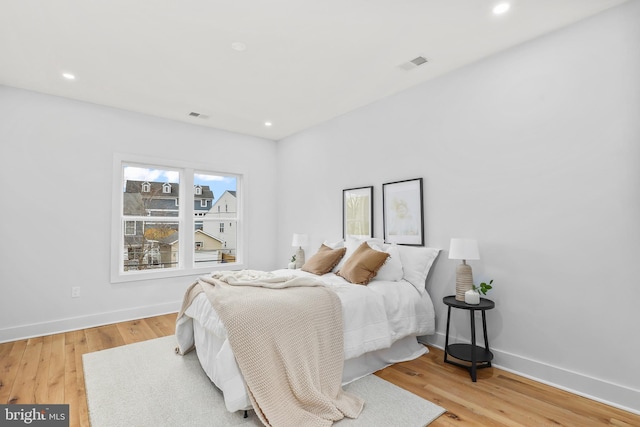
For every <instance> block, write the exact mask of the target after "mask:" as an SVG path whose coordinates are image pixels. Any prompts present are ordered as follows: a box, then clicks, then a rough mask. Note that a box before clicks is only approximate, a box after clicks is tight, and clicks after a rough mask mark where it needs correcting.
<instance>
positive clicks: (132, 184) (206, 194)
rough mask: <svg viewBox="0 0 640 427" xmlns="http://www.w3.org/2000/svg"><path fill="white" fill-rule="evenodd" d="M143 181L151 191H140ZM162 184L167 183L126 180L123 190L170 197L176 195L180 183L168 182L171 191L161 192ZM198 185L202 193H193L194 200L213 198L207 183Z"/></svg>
mask: <svg viewBox="0 0 640 427" xmlns="http://www.w3.org/2000/svg"><path fill="white" fill-rule="evenodd" d="M144 183H148V184H149V185H150V190H151V191H149V193H143V192H142V184H144ZM164 184H167V183H166V182H154V181H134V180H127V182H126V185H125V189H124V192H125V193H132V194H135V193H138V194H142V196H144V195H145V194H150V195H153V196H154V197H172V198H176V197H178V194H179V190H180V184H176V183H169V184H171V192H170V193H163V191H162V190H163V185H164ZM200 187H202V194H194V198H195V199H196V200H201V199H207V200H209V199H211V200H213V191H211V188H210V187H209V186H208V185H200Z"/></svg>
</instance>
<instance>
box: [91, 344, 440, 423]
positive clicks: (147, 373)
mask: <svg viewBox="0 0 640 427" xmlns="http://www.w3.org/2000/svg"><path fill="white" fill-rule="evenodd" d="M175 346H176V339H175V336H168V337H164V338H157V339H154V340H150V341H145V342H141V343H136V344H130V345H126V346H122V347H116V348H112V349H108V350H103V351H97V352H94V353H87V354H85V355H83V365H84V377H85V383H86V390H87V400H88V405H89V418H90V420H91V426H92V427H176V426H188V427H199V426H207V427H234V426H246V427H251V426H261V425H262V424H261V423H260V420H259V419H258V417H257V416H256V415H255V413H254V412H253V411H249V417H248V418H243V413H242V412H235V413H231V412H228V411H227V410H226V408H225V406H224V402H223V397H222V393H221V392H220V391H219V390H218V388H217V387H215V386H214V385H213V383H211V381H209V378H208V377H207V376H206V374H205V373H204V371H203V370H202V368H201V367H200V363H199V362H198V358H197V356H196V354H195V352H191V353H189V354H187V355H186V356H184V357H182V356H178V355H176V354H175V353H174V348H175ZM345 389H346V390H348V391H350V392H352V393H355V394H356V395H358V396H360V397H362V398H363V399H364V400H365V407H364V410H363V412H362V413H361V414H360V416H359V417H358V418H357V419H355V420H351V419H346V418H345V419H343V420H341V421H338V422H336V423H334V426H336V427H378V426H379V427H394V426H398V427H423V426H426V425H428V424H429V423H431V421H433V420H434V419H436V418H437V417H439V416H440V415H441V414H442V413H444V409H443V408H441V407H440V406H437V405H435V404H433V403H431V402H429V401H427V400H424V399H422V398H421V397H418V396H416V395H415V394H413V393H410V392H408V391H406V390H404V389H401V388H399V387H397V386H395V385H393V384H391V383H389V382H387V381H385V380H383V379H381V378H378V377H376V376H375V375H369V376H367V377H364V378H362V379H360V380H358V381H355V382H353V383H351V384H349V385H347V386H346V387H345Z"/></svg>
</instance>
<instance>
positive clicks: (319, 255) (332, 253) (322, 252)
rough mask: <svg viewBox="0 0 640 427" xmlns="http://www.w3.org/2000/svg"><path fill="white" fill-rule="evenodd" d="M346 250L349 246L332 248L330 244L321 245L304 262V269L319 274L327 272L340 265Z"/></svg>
mask: <svg viewBox="0 0 640 427" xmlns="http://www.w3.org/2000/svg"><path fill="white" fill-rule="evenodd" d="M346 251H347V248H337V249H331V248H330V247H328V246H325V245H321V246H320V249H318V252H316V253H315V255H313V256H312V257H311V258H309V260H308V261H307V262H305V263H304V265H303V266H302V271H308V272H309V273H313V274H317V275H319V276H320V275H323V274H327V273H328V272H330V271H331V270H332V269H333V267H335V266H336V265H338V263H339V262H340V260H341V259H342V257H343V256H344V253H345V252H346Z"/></svg>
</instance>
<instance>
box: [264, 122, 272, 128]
mask: <svg viewBox="0 0 640 427" xmlns="http://www.w3.org/2000/svg"><path fill="white" fill-rule="evenodd" d="M264 125H265V126H267V127H269V126H271V125H272V123H271V122H264Z"/></svg>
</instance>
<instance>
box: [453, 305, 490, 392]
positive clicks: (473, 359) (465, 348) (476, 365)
mask: <svg viewBox="0 0 640 427" xmlns="http://www.w3.org/2000/svg"><path fill="white" fill-rule="evenodd" d="M442 302H444V303H445V304H446V305H447V306H448V311H447V336H446V338H445V342H444V361H445V362H446V363H450V364H452V365H456V366H460V367H463V368H466V369H468V370H469V374H470V375H471V380H472V381H473V382H476V373H477V370H478V369H482V368H490V367H491V360H493V353H491V350H489V338H488V337H487V318H486V316H485V312H486V311H487V310H491V309H492V308H494V307H495V306H496V304H495V303H494V302H493V301H491V300H490V299H487V298H480V304H475V305H472V304H467V303H466V302H464V301H458V300H456V297H455V295H450V296H448V297H444V298H443V299H442ZM451 308H459V309H462V310H468V311H469V315H470V316H469V317H471V344H449V322H450V320H451ZM476 310H479V311H480V312H482V332H483V334H484V345H485V347H480V346H478V345H476V317H475V313H476ZM447 356H452V357H455V358H456V359H458V360H463V361H465V362H470V363H471V365H465V364H462V363H459V362H455V361H453V360H448V359H447Z"/></svg>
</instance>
